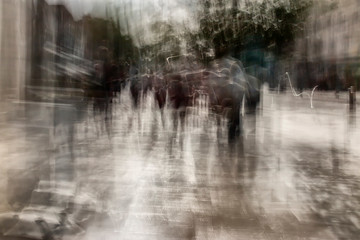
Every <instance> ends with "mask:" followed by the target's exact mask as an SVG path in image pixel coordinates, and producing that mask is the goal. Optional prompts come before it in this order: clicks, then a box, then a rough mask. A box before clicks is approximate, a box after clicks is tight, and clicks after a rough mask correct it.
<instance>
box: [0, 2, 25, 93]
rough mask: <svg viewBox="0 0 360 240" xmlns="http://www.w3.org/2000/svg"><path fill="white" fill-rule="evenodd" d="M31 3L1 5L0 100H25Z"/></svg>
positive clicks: (2, 3) (3, 3)
mask: <svg viewBox="0 0 360 240" xmlns="http://www.w3.org/2000/svg"><path fill="white" fill-rule="evenodd" d="M31 7H32V1H28V0H1V1H0V59H1V64H0V99H6V98H13V99H19V98H23V97H24V88H25V82H26V79H27V78H28V77H29V76H28V74H29V69H30V61H29V49H30V40H31V35H30V32H29V31H30V29H31V14H30V13H31Z"/></svg>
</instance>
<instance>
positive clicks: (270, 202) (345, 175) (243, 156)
mask: <svg viewBox="0 0 360 240" xmlns="http://www.w3.org/2000/svg"><path fill="white" fill-rule="evenodd" d="M346 97H347V95H346V93H343V94H341V95H340V96H339V99H337V98H335V95H334V93H328V92H315V94H314V96H313V102H312V105H313V108H311V102H310V99H309V97H307V96H303V97H302V98H301V97H295V96H293V95H292V94H291V93H290V92H286V93H276V92H269V91H264V93H263V95H262V99H261V104H260V107H259V109H258V111H257V113H256V114H248V115H245V116H244V132H243V135H242V137H240V138H239V139H237V141H234V142H231V143H229V142H228V138H227V132H226V121H225V120H224V119H222V120H221V122H220V124H219V125H218V124H217V123H216V122H217V121H216V117H215V116H214V115H213V114H212V113H211V112H209V111H208V110H207V108H206V99H205V98H203V99H201V100H200V101H199V102H198V105H197V107H195V108H189V109H187V112H188V115H187V119H186V123H185V125H184V126H183V128H182V127H181V124H178V126H177V128H176V129H174V126H173V120H172V118H173V116H174V113H173V112H172V110H171V109H170V108H166V109H165V110H164V112H163V115H161V113H160V111H158V110H157V109H156V105H155V103H154V101H153V98H152V97H150V96H148V97H146V98H145V99H144V101H143V102H142V104H141V105H140V107H139V109H134V108H133V107H132V105H131V101H130V98H129V92H128V91H124V92H123V93H122V95H121V96H119V97H117V98H116V100H115V101H114V103H113V104H112V107H111V109H112V111H111V114H110V115H107V116H104V114H103V113H94V112H93V109H92V107H91V104H89V105H88V106H85V107H83V108H82V109H81V111H82V112H84V113H85V114H83V115H82V116H81V117H79V115H78V114H77V111H78V110H76V111H74V108H72V107H73V106H71V105H66V104H65V105H57V107H56V106H53V105H51V104H50V105H47V104H42V105H41V104H40V105H36V104H29V103H22V104H19V103H17V104H16V105H15V106H17V107H14V105H11V106H12V107H8V109H11V110H7V111H6V112H7V116H11V117H6V118H5V119H3V120H2V121H1V124H0V126H1V127H0V128H1V131H2V134H1V136H0V156H1V157H0V159H1V160H0V164H1V166H2V168H1V169H0V171H1V174H0V192H4V193H5V194H2V195H1V196H0V212H7V211H10V210H16V211H21V209H23V208H24V207H26V206H28V205H29V204H31V195H32V194H33V191H34V189H36V186H37V185H38V184H39V181H40V182H41V181H50V182H55V183H60V182H71V183H73V185H75V186H76V188H77V192H78V193H79V194H80V193H82V194H83V193H86V194H87V195H88V196H91V197H92V198H93V199H94V202H95V203H94V205H95V206H94V208H95V209H96V213H95V214H94V216H93V219H92V221H91V222H90V223H88V224H87V225H86V227H84V229H85V231H84V232H82V234H80V235H74V234H69V235H66V236H64V237H63V239H86V240H87V239H101V238H103V239H109V240H111V239H244V240H249V239H358V236H359V234H360V214H359V212H360V184H359V180H360V176H359V171H358V169H359V162H360V161H359V160H360V158H359V156H360V150H359V148H358V146H357V143H358V140H359V136H360V135H359V134H360V131H359V130H358V129H357V125H358V124H359V123H358V121H359V120H358V119H359V114H358V112H357V111H356V109H355V110H350V108H349V106H348V104H347V102H346ZM29 105H30V106H29ZM29 109H31V110H30V111H29ZM69 109H70V110H69ZM75 109H76V108H75ZM26 110H27V111H26ZM10 113H12V114H10ZM29 114H30V115H31V116H29ZM54 116H56V117H55V118H56V119H57V120H54ZM64 116H65V117H64ZM34 119H35V120H34ZM59 119H60V121H58V120H59Z"/></svg>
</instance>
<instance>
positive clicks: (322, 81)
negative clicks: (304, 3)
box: [296, 0, 360, 90]
mask: <svg viewBox="0 0 360 240" xmlns="http://www.w3.org/2000/svg"><path fill="white" fill-rule="evenodd" d="M322 3H323V4H320V3H318V4H315V5H314V7H313V9H312V11H311V13H310V17H309V19H308V21H307V23H306V26H305V34H304V36H302V37H300V38H299V39H298V41H297V51H296V52H297V68H296V69H297V71H298V73H297V77H298V78H299V80H298V85H299V84H303V85H304V86H305V87H314V86H315V85H319V86H320V88H321V89H324V90H328V89H338V90H341V89H346V88H348V87H349V86H354V85H355V86H357V87H359V86H358V85H359V77H360V65H359V62H360V21H359V20H360V2H359V1H357V0H342V1H325V2H322ZM332 69H336V73H337V76H338V78H339V82H338V83H335V82H332V80H331V79H330V78H331V77H330V75H331V73H329V72H331V71H333V70H332ZM299 82H301V83H299Z"/></svg>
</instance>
